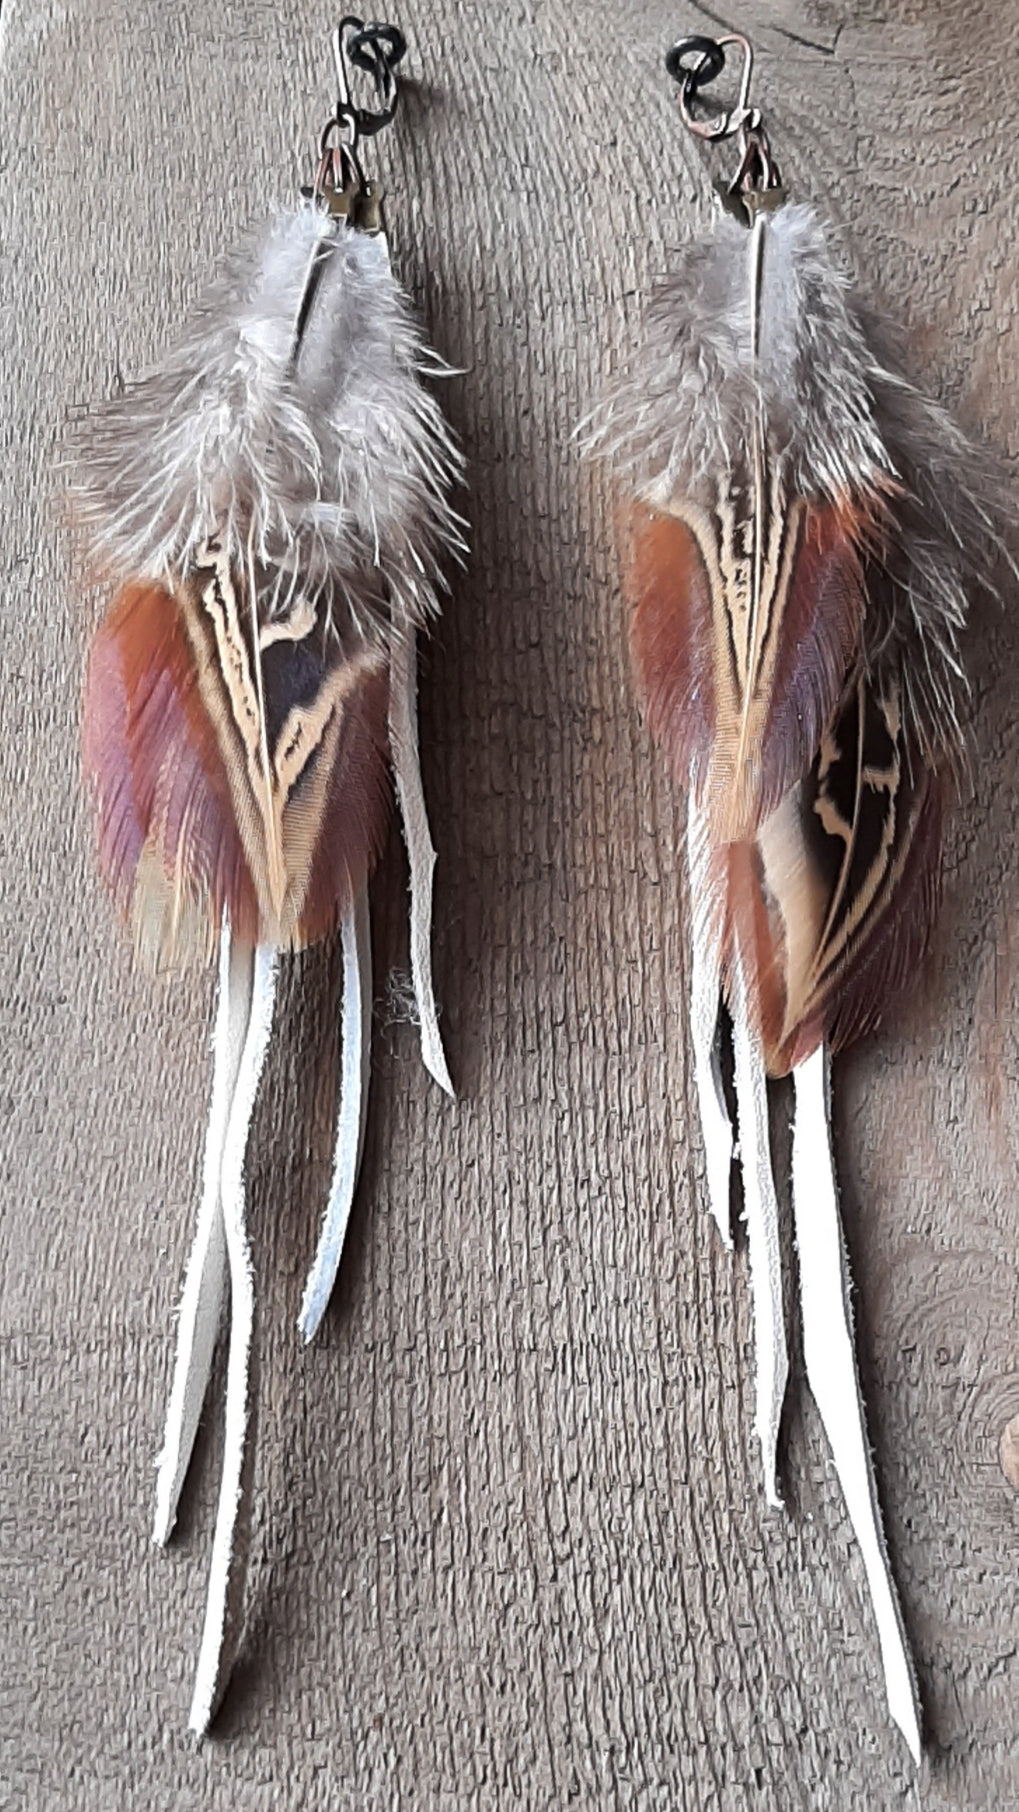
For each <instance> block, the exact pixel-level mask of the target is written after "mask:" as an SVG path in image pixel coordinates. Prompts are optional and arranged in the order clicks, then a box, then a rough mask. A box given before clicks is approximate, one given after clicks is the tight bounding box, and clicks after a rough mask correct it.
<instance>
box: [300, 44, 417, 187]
mask: <svg viewBox="0 0 1019 1812" xmlns="http://www.w3.org/2000/svg"><path fill="white" fill-rule="evenodd" d="M332 47H333V63H334V65H335V68H336V90H337V93H336V107H335V110H334V112H333V114H332V117H331V118H330V119H329V120H327V121H326V124H325V126H324V128H323V130H322V135H321V138H320V139H319V165H318V174H317V176H316V178H315V189H314V193H315V195H316V197H317V198H319V199H321V197H322V196H323V195H325V194H326V193H327V192H330V191H336V192H341V191H343V190H345V189H347V188H352V189H354V190H356V191H357V192H359V193H360V192H362V191H363V190H364V189H365V186H366V184H365V176H364V171H363V170H362V168H361V161H360V158H359V157H358V154H357V151H358V145H359V144H360V142H361V140H362V139H363V138H374V136H375V134H376V132H381V131H382V128H383V127H384V126H388V125H389V124H390V122H391V121H392V119H393V116H394V114H395V113H396V108H397V103H398V101H399V98H400V90H399V85H398V82H397V78H396V69H397V65H398V64H399V63H400V62H401V61H402V60H403V58H404V56H405V55H406V52H407V40H406V38H405V37H404V35H403V33H402V31H400V29H399V27H398V26H396V25H387V24H384V23H383V22H382V21H381V20H377V19H376V20H372V21H371V22H370V23H369V24H367V25H366V24H365V22H364V20H363V19H359V18H357V16H356V15H355V14H354V13H346V14H345V15H344V17H343V18H342V19H341V20H340V23H339V25H337V27H336V29H335V31H334V32H333V35H332ZM354 69H359V70H362V71H363V72H364V74H365V75H368V76H370V77H371V79H372V83H373V86H374V89H375V100H376V102H377V106H376V107H375V109H374V110H373V109H371V108H369V107H359V106H358V105H357V104H356V103H355V101H354V99H353V97H352V88H351V71H352V70H354Z"/></svg>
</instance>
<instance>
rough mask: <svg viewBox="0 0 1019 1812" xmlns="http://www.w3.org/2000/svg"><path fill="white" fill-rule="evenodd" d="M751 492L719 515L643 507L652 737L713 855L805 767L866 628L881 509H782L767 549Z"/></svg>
mask: <svg viewBox="0 0 1019 1812" xmlns="http://www.w3.org/2000/svg"><path fill="white" fill-rule="evenodd" d="M749 497H750V493H749V490H748V489H745V488H740V487H736V486H728V485H726V486H723V487H720V490H719V494H718V497H717V500H716V504H715V507H714V508H713V509H711V510H709V509H706V508H701V507H699V506H696V505H694V504H691V503H686V502H683V503H677V504H675V505H674V506H672V507H671V508H670V512H669V513H663V512H660V511H655V510H651V509H649V508H648V507H647V506H646V505H644V504H638V505H637V506H636V507H635V510H634V516H633V528H632V553H631V562H630V576H631V593H632V602H633V618H632V625H631V639H632V646H633V652H634V659H635V663H636V667H637V671H638V674H639V677H640V679H641V681H642V683H643V686H644V689H645V691H646V694H647V699H648V718H649V723H650V725H651V729H652V733H653V734H654V736H655V737H656V739H657V740H658V741H659V742H660V743H662V745H663V746H664V748H665V749H666V751H667V753H668V754H669V756H670V757H671V759H672V762H673V765H674V767H675V769H676V771H677V773H678V775H679V777H680V778H681V780H682V781H683V783H684V784H685V785H689V786H691V787H692V788H693V789H694V791H695V793H696V795H697V798H698V800H699V802H700V803H701V804H702V806H703V807H704V809H705V810H706V811H707V814H708V818H709V821H710V824H711V830H712V837H713V840H714V841H715V842H717V843H720V844H721V843H730V842H740V841H743V840H744V839H746V838H747V837H750V836H752V835H753V834H754V832H755V831H756V830H757V828H758V826H759V825H760V824H761V823H762V822H763V821H764V819H765V818H766V817H767V816H768V814H769V812H771V811H773V810H774V808H775V807H776V806H777V805H778V803H779V801H780V800H781V799H782V797H783V796H784V794H785V793H787V792H788V790H789V789H790V787H791V786H793V785H795V784H796V782H797V781H798V780H799V778H800V777H801V775H802V774H803V773H804V772H805V770H806V769H807V767H809V765H810V762H811V761H812V760H813V758H814V755H815V753H816V751H817V747H818V744H819V742H820V739H821V736H822V734H823V731H824V729H825V726H826V725H827V723H828V722H829V721H830V719H831V716H832V713H833V712H834V710H835V708H836V706H837V704H838V700H839V697H840V696H841V693H842V690H843V687H844V685H845V680H846V674H847V672H848V670H849V668H850V666H851V665H852V663H853V659H854V655H855V651H856V648H857V644H858V641H859V636H860V629H861V625H862V622H863V609H864V597H863V578H862V566H861V550H862V548H863V546H864V545H865V544H866V541H867V539H868V537H869V536H870V534H871V521H872V510H871V508H870V507H869V506H865V505H862V504H861V505H860V506H859V507H858V508H857V509H855V510H854V509H852V508H850V507H849V506H848V505H845V504H843V505H839V506H836V505H834V504H824V503H821V502H810V503H808V502H805V501H804V500H803V499H799V498H797V499H794V500H792V501H791V502H787V501H786V500H784V499H783V497H782V495H781V491H780V487H779V486H778V485H777V483H773V484H772V486H771V496H770V506H769V513H768V515H767V518H766V521H765V524H764V534H765V544H762V546H761V548H760V555H759V557H758V556H756V555H755V547H756V544H757V541H758V539H759V538H760V537H759V535H758V533H757V525H755V522H754V520H753V514H752V506H751V503H750V501H749Z"/></svg>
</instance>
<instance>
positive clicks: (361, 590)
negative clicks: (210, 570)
mask: <svg viewBox="0 0 1019 1812" xmlns="http://www.w3.org/2000/svg"><path fill="white" fill-rule="evenodd" d="M334 235H335V236H334ZM326 236H328V237H329V238H330V239H332V241H333V243H332V245H331V249H330V251H329V254H328V256H327V257H326V258H325V260H324V263H323V266H322V270H321V274H320V277H319V281H318V287H317V289H316V291H315V298H314V302H313V305H312V308H311V312H310V315H309V318H308V322H307V326H306V329H305V332H304V335H303V338H302V340H301V347H300V357H299V359H298V361H297V363H296V365H292V363H291V351H292V347H293V341H294V329H295V322H296V318H297V314H298V310H299V307H300V303H301V297H302V295H303V293H304V286H305V281H306V276H307V272H308V269H309V263H310V260H311V258H312V256H313V254H314V252H315V250H316V247H318V246H319V245H320V242H321V241H322V239H323V238H324V237H326ZM446 370H447V367H445V366H444V365H443V364H442V363H441V361H440V360H439V359H438V358H437V357H436V356H435V355H434V354H431V353H429V352H428V351H427V350H426V348H425V347H424V345H423V343H422V340H421V337H420V335H419V333H418V331H417V329H416V327H415V325H414V323H413V321H412V319H411V315H410V309H409V305H408V302H407V298H406V296H405V295H404V292H403V291H402V289H401V288H400V286H399V284H398V283H397V282H396V280H395V278H394V277H393V275H392V272H391V270H390V266H389V258H388V253H387V248H386V244H385V241H384V240H383V239H381V238H379V237H373V236H370V235H368V234H365V233H362V232H358V231H356V230H353V229H350V228H348V227H346V226H344V225H342V224H341V225H339V226H338V227H335V226H334V225H333V224H332V223H330V221H329V220H328V217H327V216H325V215H323V214H322V213H321V212H319V211H318V210H317V209H315V208H312V207H310V206H303V207H301V208H299V209H298V210H297V211H295V212H289V213H286V214H283V215H281V216H280V217H279V218H277V219H276V220H275V221H274V222H273V224H272V226H271V227H270V229H269V231H268V232H267V233H265V234H263V236H262V237H261V238H260V239H259V240H258V241H256V242H253V243H252V244H251V245H249V247H248V248H247V249H246V250H244V251H242V252H241V253H239V254H238V255H237V256H236V257H235V259H234V261H233V263H232V265H231V267H230V268H229V269H228V271H227V272H226V274H225V275H224V276H222V277H221V278H219V279H218V280H217V281H216V282H215V283H214V284H213V285H212V286H211V288H210V289H209V290H208V291H207V292H206V294H205V296H204V297H203V298H202V300H201V301H200V303H199V304H198V306H197V307H196V309H195V311H194V313H193V315H192V317H191V321H190V324H189V327H188V329H187V331H186V332H185V334H184V336H183V338H182V339H181V340H180V342H179V343H178V344H177V345H176V346H175V348H174V349H173V350H172V351H171V352H170V353H169V354H168V355H167V357H166V358H165V360H164V361H163V362H162V364H161V365H160V366H159V368H158V369H157V370H154V371H153V372H151V373H150V374H149V375H148V376H146V377H144V378H142V379H141V380H140V381H139V382H137V383H134V384H131V385H129V386H128V387H127V389H126V390H125V391H124V392H123V394H122V395H120V396H119V397H117V398H115V399H114V400H112V401H111V402H109V403H108V404H106V405H105V406H104V407H103V408H102V409H101V410H100V411H99V412H98V413H97V415H96V417H95V418H94V419H93V421H92V422H90V424H89V427H88V430H87V450H86V456H87V467H86V471H85V475H84V478H83V481H82V484H81V488H80V495H81V504H82V513H83V515H84V518H85V522H86V526H87V528H88V529H89V530H90V531H91V535H92V540H93V545H94V550H95V553H96V555H97V556H98V557H99V558H100V559H101V560H102V561H103V563H104V564H105V565H106V566H107V567H109V568H111V569H112V571H113V572H114V574H115V576H116V577H118V578H120V579H128V578H132V577H134V578H151V579H153V580H155V581H157V582H161V583H168V582H171V583H172V582H173V580H174V579H175V578H177V577H178V576H179V575H180V574H182V573H186V572H187V570H188V568H189V566H190V564H191V563H192V562H193V560H194V558H195V556H196V555H197V553H198V550H199V549H200V548H201V546H202V544H203V542H205V541H206V540H207V539H208V538H209V537H210V536H216V537H218V538H219V540H220V541H221V543H222V544H223V546H224V547H225V548H226V551H227V552H228V554H229V556H230V560H231V563H232V564H234V563H235V564H236V565H237V566H238V567H239V568H241V569H244V568H245V566H246V563H247V561H248V559H249V556H253V558H254V561H255V564H256V568H257V569H260V571H259V585H258V590H259V599H258V604H259V616H260V618H262V619H263V620H265V618H266V617H270V618H271V617H272V616H273V615H274V614H277V613H285V612H286V610H287V608H288V606H289V603H290V602H291V601H292V599H293V596H294V594H295V592H296V591H297V590H298V589H299V590H300V591H302V592H304V593H305V594H306V595H308V596H309V597H311V598H312V599H313V600H317V599H318V598H319V597H321V596H322V595H323V594H325V595H327V596H329V598H330V602H331V609H332V610H333V612H334V615H335V613H336V611H337V609H338V607H339V606H340V604H341V601H345V602H346V604H347V607H348V609H349V611H350V613H351V618H352V622H351V625H350V626H351V627H353V628H354V629H355V630H356V631H357V632H359V633H362V634H364V633H368V632H370V631H371V630H373V629H376V630H379V629H381V630H382V631H383V633H384V632H385V629H386V622H387V620H388V618H389V613H390V611H392V613H393V615H394V616H395V615H396V614H397V612H398V611H399V612H403V613H405V614H406V617H407V618H408V619H409V620H411V621H420V620H421V619H422V618H423V617H424V616H426V615H427V614H428V611H429V610H430V609H431V608H433V607H434V590H433V588H434V587H435V586H441V584H442V578H441V574H440V572H439V570H438V566H437V564H436V561H437V556H438V555H439V554H440V553H441V551H442V550H443V549H447V550H453V551H454V552H458V551H460V549H461V548H462V546H463V543H462V540H461V536H460V529H461V526H462V524H461V520H460V518H459V517H458V516H457V515H456V514H455V513H454V511H453V510H452V509H451V507H450V505H449V501H448V492H449V490H450V488H451V486H452V485H453V484H454V483H455V482H456V481H457V480H459V479H460V478H461V476H462V470H463V462H462V459H461V456H460V453H459V451H458V450H457V448H456V446H455V444H454V442H453V440H452V437H451V435H450V432H449V430H448V428H447V427H446V424H445V422H444V420H443V417H442V414H441V411H440V410H439V407H438V405H437V403H436V402H435V399H434V398H433V397H432V396H431V395H430V394H429V392H428V391H427V390H426V389H425V387H424V385H423V384H422V382H421V379H422V376H424V375H437V374H441V373H443V372H445V371H446ZM380 576H381V577H382V579H383V581H384V584H383V587H382V589H381V594H380V588H379V584H378V580H379V577H380ZM366 617H367V619H368V620H365V619H366ZM336 627H337V628H341V627H342V625H340V624H337V625H336Z"/></svg>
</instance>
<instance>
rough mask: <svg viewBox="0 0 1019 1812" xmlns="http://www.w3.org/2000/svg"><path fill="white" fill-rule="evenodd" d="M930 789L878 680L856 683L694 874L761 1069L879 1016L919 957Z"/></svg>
mask: <svg viewBox="0 0 1019 1812" xmlns="http://www.w3.org/2000/svg"><path fill="white" fill-rule="evenodd" d="M942 787H943V783H942V782H941V781H940V780H939V779H938V777H937V776H936V775H934V774H932V773H931V772H930V770H928V769H927V768H925V767H924V766H923V764H922V763H921V762H920V761H919V760H918V759H917V751H916V749H915V748H914V747H911V746H910V744H909V741H908V738H907V734H906V728H905V726H904V723H903V720H902V716H901V713H900V709H899V689H898V686H897V685H896V684H895V683H894V681H892V680H886V682H885V684H884V685H883V686H881V687H878V686H876V685H874V684H868V683H867V682H865V681H864V680H863V679H862V678H857V679H856V680H855V681H854V682H853V684H852V685H851V686H850V688H849V690H848V692H847V695H846V699H845V702H844V704H843V708H842V710H841V711H840V713H839V715H838V718H837V719H836V722H835V724H834V725H833V727H832V729H831V730H830V731H829V732H828V734H827V735H826V736H825V737H824V739H823V742H822V747H821V751H820V753H819V755H818V757H817V760H816V761H815V762H814V764H813V767H812V768H811V771H810V773H809V775H808V776H807V778H806V779H805V780H804V781H803V783H802V784H801V785H800V786H799V787H796V788H794V789H793V790H792V791H791V792H790V793H789V794H788V795H787V797H786V798H785V799H784V800H783V802H782V804H781V805H780V806H779V807H778V808H777V809H776V811H774V812H773V813H772V814H771V815H770V816H769V817H768V818H767V819H766V820H765V822H764V824H763V825H762V826H761V827H760V830H759V831H758V833H757V836H756V837H755V838H754V839H753V840H751V841H746V842H741V843H737V844H730V845H726V846H723V848H722V849H720V850H716V851H714V852H713V854H712V858H711V862H710V864H709V868H708V871H707V872H708V886H709V888H710V890H711V903H710V904H711V913H712V920H713V924H714V927H715V935H716V936H718V937H719V938H720V947H721V952H722V963H723V973H724V976H725V980H726V988H727V992H728V993H729V994H730V995H731V992H732V977H733V972H734V969H735V965H736V962H737V960H738V962H739V965H740V967H741V969H742V973H743V978H744V983H745V994H746V999H747V1005H748V1011H749V1013H750V1015H751V1018H752V1020H753V1023H754V1025H755V1028H756V1031H757V1034H758V1037H759V1039H760V1043H761V1048H762V1050H763V1053H764V1059H765V1064H766V1067H767V1070H768V1073H769V1074H770V1075H773V1076H779V1075H785V1074H786V1072H787V1071H789V1070H791V1069H793V1068H795V1067H796V1066H797V1065H798V1064H800V1063H803V1062H805V1061H806V1059H807V1058H808V1057H810V1056H811V1055H812V1053H813V1052H814V1051H815V1050H816V1049H817V1047H818V1045H820V1044H821V1043H822V1042H825V1041H826V1042H827V1043H828V1044H829V1045H831V1047H832V1048H836V1049H837V1048H839V1047H840V1046H844V1045H846V1044H849V1043H850V1042H851V1041H852V1040H853V1039H854V1038H857V1037H859V1036H861V1035H862V1034H863V1033H864V1032H866V1031H868V1030H870V1029H871V1028H872V1027H873V1026H874V1025H875V1024H876V1023H877V1022H878V1020H879V1019H880V1018H881V1015H882V1013H883V1012H884V1011H885V1009H886V1007H887V1005H888V1002H889V1000H890V999H891V997H892V996H893V995H894V994H895V992H896V991H897V990H898V989H899V988H900V987H901V986H902V984H903V983H904V982H905V981H906V980H908V978H909V976H910V974H911V973H912V972H913V970H914V969H915V968H916V966H917V965H918V963H919V962H920V961H921V960H922V958H923V956H924V953H925V951H926V948H927V944H928V941H929V938H930V932H931V928H932V925H933V921H934V914H935V911H936V907H937V900H938V873H939V856H940V830H941V793H942Z"/></svg>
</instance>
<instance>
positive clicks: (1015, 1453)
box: [998, 1416, 1019, 1491]
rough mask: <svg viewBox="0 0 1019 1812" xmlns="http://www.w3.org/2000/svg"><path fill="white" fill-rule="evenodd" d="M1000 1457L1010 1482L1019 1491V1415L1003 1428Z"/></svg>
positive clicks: (999, 1448) (1002, 1467)
mask: <svg viewBox="0 0 1019 1812" xmlns="http://www.w3.org/2000/svg"><path fill="white" fill-rule="evenodd" d="M998 1458H999V1459H1000V1461H1001V1470H1002V1472H1003V1473H1004V1474H1005V1477H1006V1478H1007V1480H1008V1482H1009V1484H1010V1485H1014V1486H1015V1488H1016V1490H1017V1491H1019V1416H1013V1417H1012V1420H1011V1422H1006V1424H1005V1426H1004V1428H1003V1429H1002V1433H1001V1440H1000V1442H999V1444H998Z"/></svg>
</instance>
